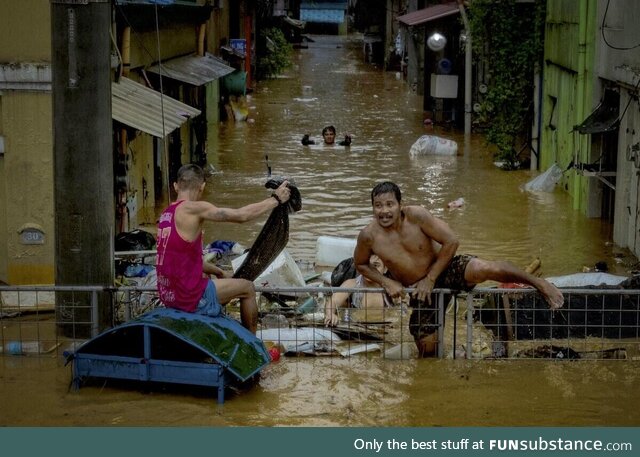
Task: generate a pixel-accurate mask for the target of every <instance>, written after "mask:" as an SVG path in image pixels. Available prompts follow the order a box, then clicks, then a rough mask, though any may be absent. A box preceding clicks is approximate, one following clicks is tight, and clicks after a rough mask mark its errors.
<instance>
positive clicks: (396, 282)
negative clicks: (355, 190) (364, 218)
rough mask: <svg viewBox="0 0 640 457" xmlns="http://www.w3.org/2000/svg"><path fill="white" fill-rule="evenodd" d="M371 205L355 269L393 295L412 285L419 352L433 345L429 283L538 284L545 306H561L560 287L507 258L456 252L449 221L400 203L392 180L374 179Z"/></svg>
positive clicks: (466, 287)
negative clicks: (380, 265) (373, 261)
mask: <svg viewBox="0 0 640 457" xmlns="http://www.w3.org/2000/svg"><path fill="white" fill-rule="evenodd" d="M371 204H372V207H373V220H372V221H371V222H370V223H369V224H368V225H367V226H366V227H365V228H363V229H362V230H361V231H360V234H359V235H358V241H357V244H356V248H355V253H354V258H355V263H356V269H357V270H358V272H359V273H361V274H362V275H363V276H365V277H366V278H368V279H369V280H371V281H374V282H376V283H378V284H380V285H381V286H382V287H384V289H385V290H386V291H387V293H388V294H389V295H390V296H391V297H392V298H394V299H397V298H400V297H401V296H402V293H403V290H404V288H405V287H413V288H415V290H414V291H413V292H412V297H411V301H410V306H411V307H412V308H414V309H413V312H412V313H411V318H410V321H409V330H410V332H411V334H412V335H413V337H414V339H415V342H416V345H417V347H418V351H419V353H420V355H421V356H427V355H432V354H434V353H435V352H436V349H437V342H438V337H437V329H438V324H437V322H436V317H437V312H436V311H437V310H434V309H433V308H432V307H431V306H430V305H431V291H432V290H433V288H434V287H438V288H446V289H452V290H462V291H470V290H471V289H473V288H474V287H475V285H476V284H479V283H481V282H484V281H488V280H493V281H499V282H521V283H525V284H529V285H531V286H533V287H535V288H536V289H538V291H539V292H540V293H541V294H542V296H543V297H544V299H545V300H546V301H547V302H548V304H549V307H550V308H551V309H558V308H560V307H562V305H563V303H564V297H563V296H562V292H560V290H559V289H558V288H557V287H555V286H554V285H553V284H551V283H549V282H547V281H545V280H544V279H541V278H537V277H535V276H533V275H531V274H529V273H527V272H525V271H523V270H520V269H519V268H517V267H516V266H515V265H513V264H511V263H509V262H504V261H489V260H482V259H479V258H477V257H475V256H472V255H467V254H460V255H456V251H457V249H458V245H459V242H458V238H457V237H456V235H455V234H454V233H453V231H452V230H451V229H450V228H449V226H448V225H447V224H446V223H445V222H444V221H443V220H441V219H438V218H436V217H435V216H433V215H432V214H431V213H430V212H429V211H427V210H426V209H425V208H423V207H422V206H403V205H402V196H401V192H400V188H399V187H398V186H397V185H396V184H394V183H392V182H388V181H387V182H381V183H379V184H377V185H376V186H375V187H374V188H373V190H372V191H371ZM438 244H439V245H440V247H438ZM372 254H376V255H377V256H379V257H380V259H382V261H383V262H384V264H385V265H386V266H387V268H388V269H389V273H390V274H391V277H390V278H389V277H386V276H384V275H383V274H381V273H380V272H379V271H378V270H376V269H375V268H372V267H371V265H370V264H369V258H370V257H371V255H372ZM425 307H427V308H428V309H426V310H424V308H425Z"/></svg>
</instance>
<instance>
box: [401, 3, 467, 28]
mask: <svg viewBox="0 0 640 457" xmlns="http://www.w3.org/2000/svg"><path fill="white" fill-rule="evenodd" d="M459 12H460V9H459V8H458V4H457V3H455V2H453V3H443V4H441V5H434V6H429V7H428V8H423V9H421V10H418V11H413V12H411V13H408V14H403V15H402V16H398V18H397V19H398V21H399V22H401V23H402V24H404V25H407V26H409V27H413V26H416V25H422V24H424V23H426V22H429V21H435V20H436V19H440V18H443V17H447V16H451V15H452V14H456V13H459Z"/></svg>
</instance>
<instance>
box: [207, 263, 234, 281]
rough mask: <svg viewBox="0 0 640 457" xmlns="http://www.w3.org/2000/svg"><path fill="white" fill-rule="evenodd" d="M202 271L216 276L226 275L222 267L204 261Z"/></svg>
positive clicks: (222, 276)
mask: <svg viewBox="0 0 640 457" xmlns="http://www.w3.org/2000/svg"><path fill="white" fill-rule="evenodd" d="M202 271H203V272H204V274H207V275H214V276H215V277H216V278H225V277H227V276H228V275H227V272H226V271H224V270H223V269H222V268H220V267H218V266H217V265H214V264H213V263H210V262H206V261H205V262H203V263H202Z"/></svg>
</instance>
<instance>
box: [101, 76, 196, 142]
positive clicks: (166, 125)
mask: <svg viewBox="0 0 640 457" xmlns="http://www.w3.org/2000/svg"><path fill="white" fill-rule="evenodd" d="M198 114H200V110H198V109H196V108H193V107H191V106H189V105H185V104H184V103H182V102H179V101H178V100H176V99H173V98H171V97H168V96H166V95H162V94H161V93H160V92H157V91H155V90H153V89H149V88H148V87H145V86H143V85H142V84H139V83H137V82H135V81H132V80H130V79H128V78H124V77H123V78H120V81H119V82H117V83H116V82H113V83H111V117H113V119H115V120H116V121H118V122H122V123H123V124H126V125H128V126H130V127H133V128H135V129H138V130H140V131H142V132H145V133H148V134H149V135H153V136H155V137H158V138H164V137H165V136H167V135H168V134H169V133H171V132H173V131H174V130H175V129H177V128H178V127H180V126H181V125H182V124H184V123H185V122H186V121H187V119H189V118H190V117H193V116H197V115H198ZM163 117H164V122H163Z"/></svg>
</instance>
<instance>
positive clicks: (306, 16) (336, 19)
mask: <svg viewBox="0 0 640 457" xmlns="http://www.w3.org/2000/svg"><path fill="white" fill-rule="evenodd" d="M300 19H301V20H303V21H305V22H323V23H326V24H342V23H343V22H344V10H337V9H333V10H329V9H304V8H300Z"/></svg>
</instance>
